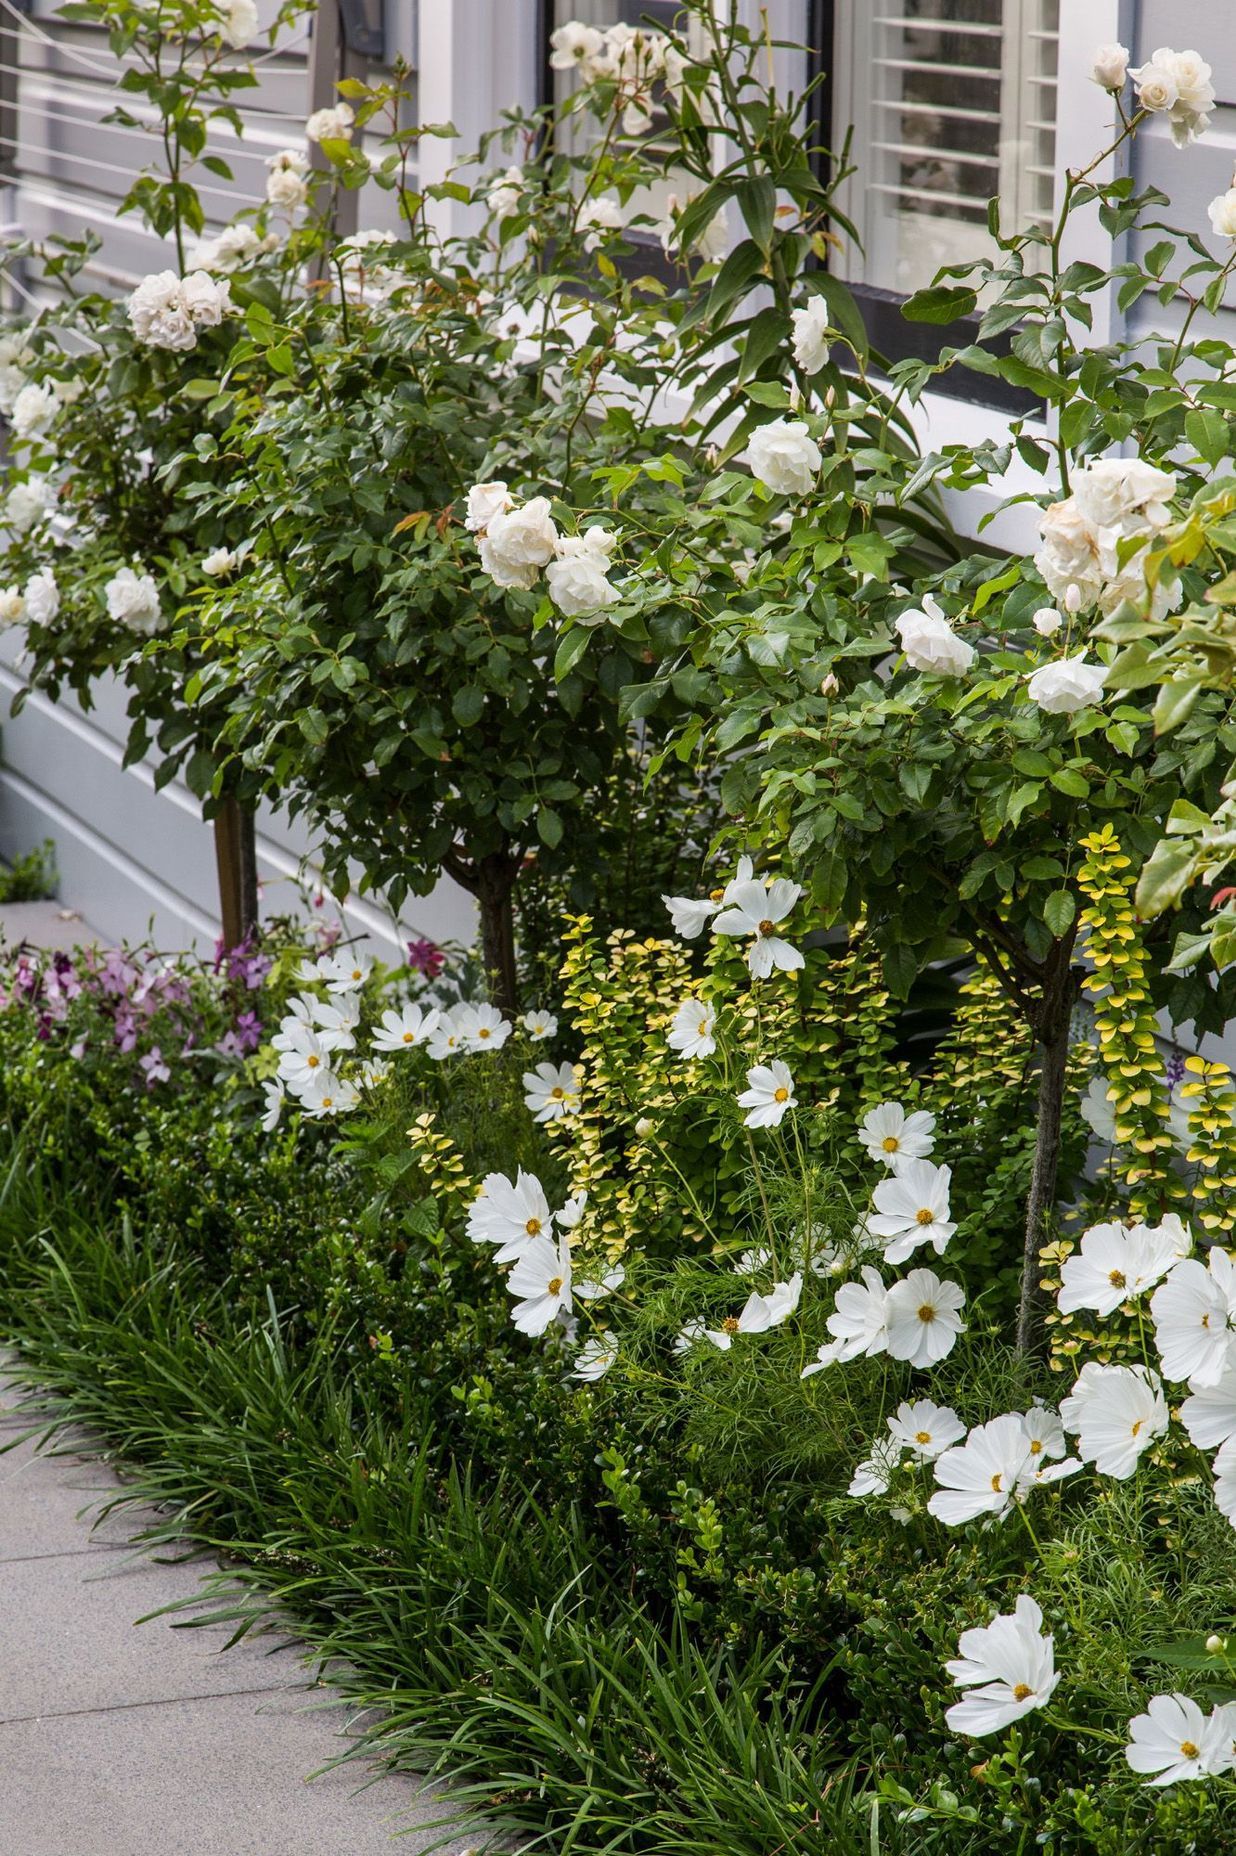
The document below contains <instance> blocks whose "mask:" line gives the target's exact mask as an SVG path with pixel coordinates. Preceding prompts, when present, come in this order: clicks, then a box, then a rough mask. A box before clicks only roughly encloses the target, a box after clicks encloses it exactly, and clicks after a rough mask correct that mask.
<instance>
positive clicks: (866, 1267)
mask: <svg viewBox="0 0 1236 1856" xmlns="http://www.w3.org/2000/svg"><path fill="white" fill-rule="evenodd" d="M862 1275H863V1280H862V1282H861V1283H858V1282H846V1283H842V1285H841V1287H840V1288H839V1289H838V1291H837V1299H836V1301H835V1302H834V1304H833V1312H832V1314H831V1315H830V1316H829V1317H828V1322H827V1326H828V1331H829V1333H830V1334H831V1335H832V1337H833V1338H832V1341H831V1342H827V1341H826V1342H825V1344H824V1345H823V1346H822V1347H821V1348H820V1351H819V1355H818V1357H817V1358H816V1360H815V1362H814V1364H813V1365H811V1366H805V1367H804V1368H803V1371H802V1377H803V1378H804V1379H809V1378H810V1377H811V1375H812V1373H819V1372H823V1370H824V1368H825V1367H826V1366H832V1365H833V1364H834V1362H835V1361H837V1360H857V1359H858V1358H859V1356H860V1355H863V1354H865V1355H867V1356H868V1357H870V1356H871V1355H873V1354H877V1353H883V1352H885V1350H886V1349H887V1347H888V1326H887V1314H888V1290H887V1289H886V1288H885V1287H884V1282H883V1279H882V1278H881V1276H880V1273H879V1271H878V1270H874V1269H872V1267H871V1265H870V1264H869V1263H864V1264H863V1268H862Z"/></svg>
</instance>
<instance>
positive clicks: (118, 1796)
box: [0, 1696, 469, 1856]
mask: <svg viewBox="0 0 1236 1856" xmlns="http://www.w3.org/2000/svg"><path fill="white" fill-rule="evenodd" d="M341 1725H342V1716H336V1715H335V1713H334V1711H333V1710H332V1712H331V1713H330V1714H322V1713H316V1712H315V1713H307V1712H305V1711H304V1710H303V1706H302V1705H300V1704H298V1703H297V1702H295V1701H293V1700H292V1699H291V1698H290V1697H287V1696H278V1697H274V1698H270V1699H263V1700H260V1701H258V1700H255V1698H254V1697H252V1696H243V1697H240V1696H227V1697H221V1698H216V1699H211V1700H194V1701H178V1702H173V1703H169V1704H166V1705H164V1706H163V1707H158V1708H127V1709H120V1710H118V1711H115V1712H113V1713H109V1714H86V1715H73V1716H71V1717H68V1718H63V1719H58V1720H44V1721H27V1722H22V1723H19V1724H13V1725H9V1726H0V1772H3V1774H4V1801H3V1806H2V1807H0V1849H3V1850H4V1851H5V1856H156V1853H157V1856H379V1853H381V1856H401V1852H406V1856H415V1852H417V1851H420V1850H425V1849H427V1848H428V1847H429V1846H430V1845H431V1844H432V1843H433V1842H434V1840H435V1838H436V1837H438V1836H441V1835H442V1834H443V1833H442V1832H441V1831H437V1832H430V1831H428V1830H425V1831H423V1832H421V1833H420V1834H417V1831H416V1829H415V1828H414V1827H415V1826H416V1825H417V1824H420V1825H428V1824H431V1823H433V1822H434V1821H435V1820H436V1819H439V1818H440V1817H441V1815H442V1810H443V1807H442V1803H441V1801H440V1799H435V1798H433V1797H432V1796H428V1795H424V1794H421V1793H420V1792H419V1789H418V1787H417V1786H416V1785H415V1784H414V1783H413V1782H412V1781H411V1780H400V1779H394V1778H390V1777H386V1778H383V1779H381V1780H380V1781H379V1782H378V1783H376V1784H373V1785H371V1786H368V1787H367V1789H363V1790H362V1789H359V1788H360V1787H361V1786H363V1785H364V1784H365V1780H366V1778H367V1776H368V1775H367V1774H366V1773H365V1771H364V1769H363V1768H360V1767H352V1768H350V1769H343V1770H341V1769H339V1768H335V1769H334V1770H332V1771H329V1772H323V1773H321V1776H320V1777H318V1778H314V1779H312V1781H311V1782H308V1783H307V1782H306V1781H307V1780H309V1775H310V1774H311V1773H313V1772H314V1771H316V1770H318V1769H319V1768H321V1767H322V1766H324V1765H326V1764H327V1763H328V1762H329V1761H330V1760H332V1759H337V1758H338V1757H339V1754H340V1752H341V1750H342V1748H343V1745H344V1742H343V1741H342V1740H341V1738H340V1728H341ZM6 1824H7V1825H8V1826H9V1830H8V1832H7V1833H6V1831H5V1828H4V1826H5V1825H6ZM17 1826H20V1829H18V1830H17V1831H16V1840H14V1841H12V1842H8V1843H6V1842H5V1837H6V1834H8V1835H10V1836H13V1835H14V1827H17ZM409 1830H410V1831H411V1834H405V1835H403V1836H402V1837H399V1836H398V1833H399V1832H400V1831H403V1832H405V1833H406V1832H408V1831H409ZM397 1838H398V1840H396V1839H397ZM468 1842H469V1839H468V1838H467V1837H466V1836H465V1835H461V1836H460V1838H459V1839H458V1841H457V1842H454V1843H453V1844H452V1845H449V1846H448V1847H449V1848H452V1849H453V1850H454V1851H456V1852H459V1853H460V1856H462V1851H463V1848H464V1846H465V1845H466V1844H467V1843H468Z"/></svg>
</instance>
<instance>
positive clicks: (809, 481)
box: [743, 419, 824, 496]
mask: <svg viewBox="0 0 1236 1856" xmlns="http://www.w3.org/2000/svg"><path fill="white" fill-rule="evenodd" d="M743 457H744V459H745V460H746V462H747V463H748V464H749V465H750V466H751V471H752V475H753V476H755V477H758V479H759V481H760V482H761V483H762V484H763V485H764V486H765V488H767V489H769V490H771V491H772V492H773V494H774V495H776V496H807V495H809V494H810V492H811V490H813V489H814V487H815V480H816V475H817V473H818V471H819V468H820V465H821V464H822V463H823V461H824V460H823V458H822V457H821V455H820V447H819V446H818V445H817V444H816V442H815V440H814V438H812V436H811V434H810V432H809V431H808V430H807V428H806V426H805V425H803V424H802V423H801V421H800V420H797V419H773V420H770V421H769V423H768V424H767V425H759V426H757V427H756V429H755V431H754V432H752V434H751V438H750V441H749V442H748V445H747V449H746V450H745V451H744V453H743Z"/></svg>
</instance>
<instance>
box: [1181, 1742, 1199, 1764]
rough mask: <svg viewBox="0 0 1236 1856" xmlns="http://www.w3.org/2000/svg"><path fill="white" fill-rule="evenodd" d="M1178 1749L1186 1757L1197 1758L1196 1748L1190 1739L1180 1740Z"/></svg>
mask: <svg viewBox="0 0 1236 1856" xmlns="http://www.w3.org/2000/svg"><path fill="white" fill-rule="evenodd" d="M1180 1750H1181V1752H1182V1753H1183V1754H1184V1756H1185V1758H1186V1759H1196V1758H1197V1754H1198V1749H1197V1748H1196V1747H1195V1746H1194V1744H1193V1742H1192V1740H1182V1741H1181V1742H1180Z"/></svg>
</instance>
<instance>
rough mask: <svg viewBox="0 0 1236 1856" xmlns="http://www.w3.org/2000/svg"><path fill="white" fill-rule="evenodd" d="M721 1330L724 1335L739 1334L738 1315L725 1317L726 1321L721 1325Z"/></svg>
mask: <svg viewBox="0 0 1236 1856" xmlns="http://www.w3.org/2000/svg"><path fill="white" fill-rule="evenodd" d="M721 1329H722V1332H723V1333H725V1334H737V1332H738V1316H737V1315H727V1316H726V1317H725V1320H724V1321H723V1322H722V1323H721Z"/></svg>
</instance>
